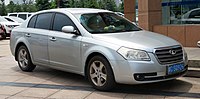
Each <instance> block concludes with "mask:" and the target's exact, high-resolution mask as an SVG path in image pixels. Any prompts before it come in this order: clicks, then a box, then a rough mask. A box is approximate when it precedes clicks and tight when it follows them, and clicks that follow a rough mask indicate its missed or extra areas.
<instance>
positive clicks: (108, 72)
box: [87, 56, 115, 91]
mask: <svg viewBox="0 0 200 99" xmlns="http://www.w3.org/2000/svg"><path fill="white" fill-rule="evenodd" d="M87 78H88V80H89V82H90V83H91V84H92V86H93V87H94V88H95V89H97V90H102V91H108V90H110V89H112V88H113V87H114V86H115V80H114V75H113V71H112V69H111V66H110V64H109V62H108V61H107V60H106V59H105V58H104V57H103V56H94V57H93V58H91V60H90V61H89V63H88V66H87Z"/></svg>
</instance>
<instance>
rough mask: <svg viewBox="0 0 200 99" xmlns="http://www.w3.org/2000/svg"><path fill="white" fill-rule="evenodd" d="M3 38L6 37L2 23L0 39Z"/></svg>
mask: <svg viewBox="0 0 200 99" xmlns="http://www.w3.org/2000/svg"><path fill="white" fill-rule="evenodd" d="M5 38H6V33H5V29H4V28H3V26H2V25H0V40H2V39H5Z"/></svg>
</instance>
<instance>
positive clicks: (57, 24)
mask: <svg viewBox="0 0 200 99" xmlns="http://www.w3.org/2000/svg"><path fill="white" fill-rule="evenodd" d="M63 26H73V27H74V28H75V30H77V28H76V26H75V25H74V23H73V22H72V21H71V19H70V18H69V17H67V16H66V15H64V14H59V13H56V15H55V18H54V22H53V30H54V31H62V27H63Z"/></svg>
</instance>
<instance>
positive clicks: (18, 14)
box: [7, 12, 33, 20]
mask: <svg viewBox="0 0 200 99" xmlns="http://www.w3.org/2000/svg"><path fill="white" fill-rule="evenodd" d="M32 14H33V12H13V13H8V15H7V16H14V17H19V18H22V19H24V20H26V19H27V18H28V17H30V16H31V15H32Z"/></svg>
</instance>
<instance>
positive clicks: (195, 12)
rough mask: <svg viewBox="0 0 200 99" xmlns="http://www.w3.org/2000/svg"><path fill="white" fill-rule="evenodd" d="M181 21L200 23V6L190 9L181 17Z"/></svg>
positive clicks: (184, 22)
mask: <svg viewBox="0 0 200 99" xmlns="http://www.w3.org/2000/svg"><path fill="white" fill-rule="evenodd" d="M180 21H181V22H182V23H183V24H200V8H196V9H192V10H190V11H188V12H187V13H185V14H184V15H183V16H182V17H181V19H180Z"/></svg>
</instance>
